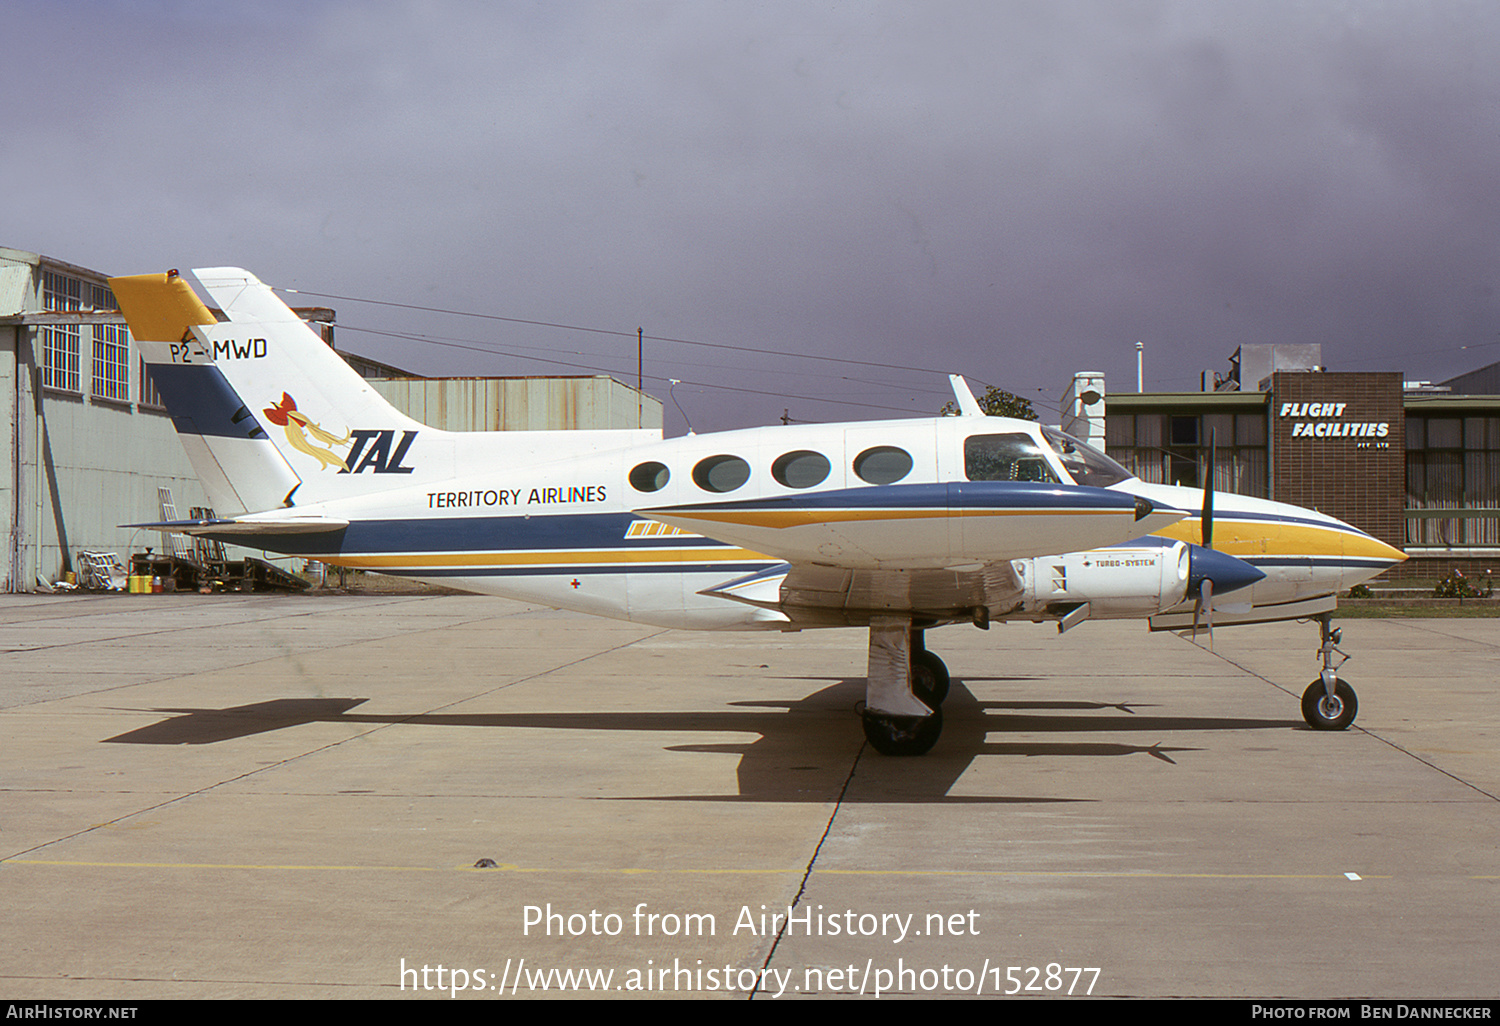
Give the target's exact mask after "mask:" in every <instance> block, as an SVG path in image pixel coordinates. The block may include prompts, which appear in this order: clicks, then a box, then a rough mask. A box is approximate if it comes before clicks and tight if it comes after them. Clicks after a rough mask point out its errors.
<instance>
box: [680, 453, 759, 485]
mask: <svg viewBox="0 0 1500 1026" xmlns="http://www.w3.org/2000/svg"><path fill="white" fill-rule="evenodd" d="M748 480H750V464H748V463H746V462H745V461H744V460H742V459H740V458H739V457H738V456H728V455H723V456H709V457H707V458H706V459H701V460H699V461H698V465H697V466H695V467H694V468H693V481H694V482H696V483H697V485H698V487H699V488H702V489H703V490H704V491H705V492H732V491H734V490H735V489H736V488H738V487H739V486H740V485H742V484H744V483H745V482H746V481H748Z"/></svg>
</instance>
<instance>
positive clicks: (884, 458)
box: [854, 445, 911, 485]
mask: <svg viewBox="0 0 1500 1026" xmlns="http://www.w3.org/2000/svg"><path fill="white" fill-rule="evenodd" d="M854 472H855V473H856V474H858V475H859V477H860V480H861V481H868V482H869V483H870V484H877V485H882V484H895V483H896V482H897V481H899V480H901V479H902V478H903V477H905V476H906V475H907V474H910V473H911V453H909V452H907V451H906V450H905V449H898V448H896V447H895V446H894V445H877V446H875V447H874V448H871V449H866V450H865V451H864V452H862V453H860V454H859V455H858V456H856V457H854Z"/></svg>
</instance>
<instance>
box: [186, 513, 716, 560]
mask: <svg viewBox="0 0 1500 1026" xmlns="http://www.w3.org/2000/svg"><path fill="white" fill-rule="evenodd" d="M637 519H640V518H638V517H636V516H635V515H634V514H632V513H561V514H551V515H548V516H537V515H530V516H527V515H525V514H515V515H512V516H505V517H433V518H430V519H429V518H423V519H408V520H356V521H354V522H352V523H351V524H350V525H349V526H348V527H345V528H342V529H340V530H337V531H326V532H319V533H316V534H290V535H288V534H280V535H271V534H266V535H244V534H239V535H222V536H218V537H221V538H222V540H224V541H226V542H232V543H234V544H237V545H249V546H252V547H265V548H267V549H270V550H272V551H274V552H285V553H286V554H288V555H292V556H317V555H337V556H358V555H369V554H372V553H385V552H411V553H421V552H486V553H498V552H535V551H548V550H554V549H567V550H578V549H619V550H622V551H639V550H647V549H659V548H684V547H686V548H726V549H728V548H735V547H736V546H733V545H729V544H727V543H726V542H721V541H716V540H715V539H713V538H700V537H693V536H687V535H655V536H650V537H641V538H626V537H625V530H626V528H627V527H628V526H629V525H630V523H631V522H632V521H634V520H637ZM209 537H215V536H214V535H209Z"/></svg>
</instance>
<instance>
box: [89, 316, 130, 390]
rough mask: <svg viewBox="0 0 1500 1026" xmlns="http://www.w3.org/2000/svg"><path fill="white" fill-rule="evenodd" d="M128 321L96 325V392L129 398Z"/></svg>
mask: <svg viewBox="0 0 1500 1026" xmlns="http://www.w3.org/2000/svg"><path fill="white" fill-rule="evenodd" d="M126 338H127V336H126V333H125V325H123V324H96V325H94V395H96V396H98V397H99V398H100V399H114V400H116V401H117V402H122V403H123V402H129V401H130V380H129V378H130V358H129V355H128V343H127V342H126Z"/></svg>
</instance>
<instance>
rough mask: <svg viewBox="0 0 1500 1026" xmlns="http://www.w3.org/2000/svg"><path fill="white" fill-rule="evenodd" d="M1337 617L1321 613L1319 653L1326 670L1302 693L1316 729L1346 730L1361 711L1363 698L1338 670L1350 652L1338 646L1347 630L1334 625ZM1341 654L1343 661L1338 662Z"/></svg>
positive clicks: (1305, 715) (1305, 713)
mask: <svg viewBox="0 0 1500 1026" xmlns="http://www.w3.org/2000/svg"><path fill="white" fill-rule="evenodd" d="M1332 620H1333V617H1332V616H1331V615H1330V614H1328V613H1324V614H1323V615H1322V616H1319V617H1318V626H1319V628H1320V629H1321V631H1322V636H1323V643H1322V644H1321V645H1320V646H1318V655H1319V656H1320V657H1321V658H1322V660H1323V672H1322V673H1321V674H1319V675H1318V679H1317V680H1315V681H1313V682H1312V683H1311V684H1309V685H1308V686H1307V690H1306V691H1304V692H1303V693H1302V718H1303V719H1304V720H1306V721H1307V724H1308V726H1310V727H1312V728H1313V729H1314V730H1343V729H1344V728H1345V727H1347V726H1349V724H1351V723H1353V722H1354V717H1355V715H1356V714H1357V713H1358V712H1359V699H1358V698H1356V697H1355V695H1354V689H1353V688H1351V687H1350V686H1349V684H1348V682H1346V681H1345V680H1343V679H1342V678H1340V677H1339V676H1338V674H1337V672H1336V671H1337V670H1338V668H1339V667H1340V666H1343V665H1344V663H1346V662H1347V661H1348V660H1349V656H1348V654H1347V653H1346V652H1344V651H1343V650H1342V649H1340V648H1339V647H1338V645H1339V642H1340V641H1341V640H1343V632H1342V631H1340V630H1339V629H1338V628H1336V627H1334V626H1333V623H1332ZM1335 654H1337V655H1338V656H1339V661H1338V662H1336V663H1335V662H1334V661H1333V657H1334V655H1335Z"/></svg>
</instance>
